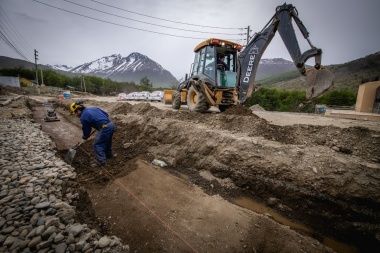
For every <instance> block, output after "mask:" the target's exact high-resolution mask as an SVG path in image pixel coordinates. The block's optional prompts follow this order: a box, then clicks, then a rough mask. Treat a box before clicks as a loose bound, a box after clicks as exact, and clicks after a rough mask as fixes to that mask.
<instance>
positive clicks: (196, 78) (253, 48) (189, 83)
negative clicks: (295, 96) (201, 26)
mask: <svg viewBox="0 0 380 253" xmlns="http://www.w3.org/2000/svg"><path fill="white" fill-rule="evenodd" d="M292 20H293V21H294V22H295V23H296V24H297V26H298V28H299V29H300V31H301V33H302V35H303V37H304V38H305V39H306V40H307V42H308V44H309V45H310V47H311V48H310V49H309V50H306V51H305V52H304V53H301V50H300V47H299V44H298V41H297V37H296V34H295V31H294V29H293V25H292ZM277 31H278V32H279V34H280V36H281V38H282V40H283V42H284V44H285V46H286V48H287V50H288V51H289V54H290V56H291V57H292V60H293V62H294V64H295V66H296V67H297V69H298V70H299V71H300V73H301V74H302V75H304V76H306V82H307V83H306V85H307V91H306V99H305V101H304V103H307V102H308V101H311V100H312V99H314V98H316V97H319V96H321V95H322V94H323V93H324V92H325V91H326V90H328V89H329V88H330V87H332V85H333V79H334V76H333V74H332V73H331V72H330V71H329V70H327V69H326V68H324V67H323V66H322V65H321V58H322V57H321V56H322V49H320V48H316V47H315V46H314V45H313V44H312V43H311V41H310V39H309V32H308V31H307V29H306V27H305V26H304V25H303V23H302V22H301V20H300V19H299V18H298V11H297V9H296V8H295V7H294V6H293V5H291V4H286V3H285V4H283V5H280V6H278V7H277V8H276V12H275V14H274V15H273V17H272V18H271V19H270V20H269V22H268V23H267V24H266V25H265V27H264V28H263V29H262V30H261V31H260V32H258V33H255V34H254V36H253V37H252V38H251V39H250V41H249V42H248V43H247V46H246V47H245V48H244V49H243V47H242V46H241V45H239V44H237V43H234V42H231V41H228V40H223V39H217V38H210V39H207V40H205V41H203V42H201V43H200V44H199V45H197V46H196V47H195V49H194V52H195V58H194V62H193V64H192V67H191V73H190V77H189V78H188V79H186V80H185V81H184V82H182V83H181V84H180V85H179V86H178V88H177V90H176V91H175V92H173V95H172V107H173V108H174V109H179V108H180V106H181V104H183V103H184V101H183V100H184V98H186V101H185V104H187V106H188V108H189V110H190V111H195V112H204V111H207V110H208V109H209V108H210V107H211V106H217V107H218V108H219V110H220V111H221V112H223V111H225V110H226V109H228V108H230V107H233V106H237V105H244V104H245V102H246V100H247V99H248V98H249V97H250V96H251V95H252V93H253V92H255V91H257V90H258V86H257V85H256V84H255V76H256V71H257V67H258V66H259V62H260V59H261V57H262V55H263V53H264V51H265V49H266V48H267V46H268V45H269V44H270V42H271V40H272V38H273V37H274V35H275V33H276V32H277ZM217 56H218V57H217ZM219 57H220V58H222V59H223V58H224V61H225V63H226V64H227V67H226V65H225V64H218V58H219ZM311 57H314V58H315V64H314V67H312V68H308V69H307V68H306V64H305V63H306V61H307V60H308V59H309V58H311Z"/></svg>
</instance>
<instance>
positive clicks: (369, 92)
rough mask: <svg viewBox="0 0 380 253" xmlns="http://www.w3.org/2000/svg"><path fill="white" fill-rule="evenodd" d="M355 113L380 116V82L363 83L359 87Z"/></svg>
mask: <svg viewBox="0 0 380 253" xmlns="http://www.w3.org/2000/svg"><path fill="white" fill-rule="evenodd" d="M355 111H357V112H366V113H378V114H380V81H374V82H367V83H362V84H361V85H360V86H359V90H358V97H357V99H356V106H355Z"/></svg>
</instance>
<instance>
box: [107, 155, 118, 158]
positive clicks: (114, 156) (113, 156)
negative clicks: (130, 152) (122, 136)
mask: <svg viewBox="0 0 380 253" xmlns="http://www.w3.org/2000/svg"><path fill="white" fill-rule="evenodd" d="M116 157H117V154H113V155H111V156H107V159H110V158H116Z"/></svg>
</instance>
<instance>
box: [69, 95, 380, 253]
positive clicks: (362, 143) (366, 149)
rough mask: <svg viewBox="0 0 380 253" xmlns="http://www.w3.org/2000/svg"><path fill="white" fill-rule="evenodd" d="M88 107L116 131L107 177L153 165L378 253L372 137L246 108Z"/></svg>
mask: <svg viewBox="0 0 380 253" xmlns="http://www.w3.org/2000/svg"><path fill="white" fill-rule="evenodd" d="M88 102H89V103H91V105H95V106H99V107H101V108H105V109H106V110H108V111H109V112H110V114H111V115H112V117H113V120H114V122H115V124H116V125H117V131H116V133H115V138H114V140H115V142H114V149H115V152H116V153H118V154H119V156H118V157H117V158H116V159H115V160H112V161H110V163H109V165H108V166H107V167H108V168H109V171H110V172H111V174H112V175H117V177H119V176H122V175H127V174H128V173H130V172H131V171H132V170H133V169H131V168H132V167H133V166H127V167H126V166H125V164H131V163H133V161H135V159H139V160H144V161H146V162H148V163H150V162H151V161H152V160H153V159H154V158H156V159H160V160H163V161H165V162H166V163H167V164H168V165H169V166H168V167H167V168H165V169H167V170H168V171H170V172H171V173H173V174H174V175H177V176H178V175H182V176H183V175H186V178H188V180H189V181H190V182H191V183H194V184H196V185H198V186H200V187H201V188H202V189H203V190H204V191H205V192H207V193H208V194H210V195H216V194H217V195H220V196H223V197H224V198H225V199H227V200H229V201H235V200H236V199H240V198H242V197H246V198H249V199H253V200H255V201H258V202H260V203H262V204H264V205H267V206H271V207H272V208H273V209H275V210H276V211H277V212H279V213H280V214H281V215H283V216H284V217H287V218H289V219H291V220H293V221H297V222H301V223H302V224H304V225H306V226H307V227H308V228H311V230H312V231H313V232H312V233H311V234H312V236H313V237H314V238H317V239H319V240H321V241H322V240H323V238H325V237H326V236H328V237H330V238H334V239H335V240H338V241H341V242H346V243H350V244H353V245H354V246H355V247H356V248H357V249H358V250H359V251H360V252H373V249H375V248H378V247H379V246H380V242H379V241H380V238H379V234H380V226H379V221H380V212H379V210H380V182H379V181H380V176H379V169H380V157H379V155H378V154H379V152H380V145H379V144H380V133H379V132H378V131H373V130H369V129H367V128H362V127H352V128H339V127H333V126H312V125H307V124H304V125H294V126H276V125H272V124H269V123H268V122H267V121H265V120H263V119H260V118H258V117H257V116H256V115H253V114H252V111H251V110H250V109H245V108H234V109H230V110H227V111H226V112H224V113H205V114H198V113H191V112H187V111H173V110H159V109H157V108H155V107H152V106H151V105H150V104H148V103H140V104H138V105H134V106H132V105H130V104H128V103H105V102H94V101H88ZM120 154H122V155H120ZM88 163H89V161H87V160H78V161H77V164H75V166H76V167H78V170H79V171H82V173H84V174H86V177H87V178H91V180H92V181H91V182H93V183H95V184H98V183H105V184H106V183H107V182H108V180H109V178H110V177H109V176H107V175H103V176H102V177H97V176H96V175H93V173H94V172H92V171H90V170H88V169H87V168H88ZM126 168H130V169H129V170H128V169H126ZM84 171H86V172H84ZM205 172H207V173H209V175H210V177H209V178H205V177H204V174H205ZM352 252H354V251H352Z"/></svg>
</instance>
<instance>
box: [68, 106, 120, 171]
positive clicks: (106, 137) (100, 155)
mask: <svg viewBox="0 0 380 253" xmlns="http://www.w3.org/2000/svg"><path fill="white" fill-rule="evenodd" d="M70 110H71V111H72V112H73V113H74V114H76V115H77V116H78V117H79V118H80V121H81V123H82V131H83V136H82V142H85V141H86V140H87V139H88V138H89V137H90V134H91V129H92V128H95V129H96V130H97V131H98V133H97V135H96V137H95V139H94V151H95V156H96V163H92V164H91V167H103V166H105V165H106V159H107V158H112V157H113V156H114V155H113V153H112V136H113V132H114V129H115V125H114V124H113V123H112V121H111V120H110V119H109V117H108V113H107V112H105V111H103V110H102V109H100V108H97V107H89V108H86V107H85V106H84V105H83V102H82V101H77V102H75V103H72V104H71V105H70Z"/></svg>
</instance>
